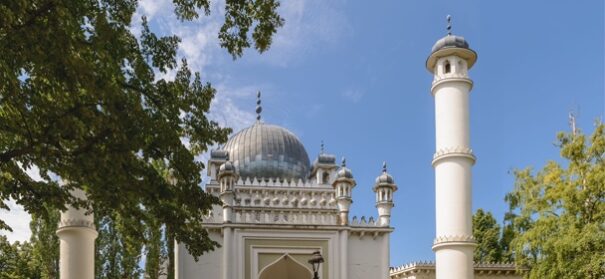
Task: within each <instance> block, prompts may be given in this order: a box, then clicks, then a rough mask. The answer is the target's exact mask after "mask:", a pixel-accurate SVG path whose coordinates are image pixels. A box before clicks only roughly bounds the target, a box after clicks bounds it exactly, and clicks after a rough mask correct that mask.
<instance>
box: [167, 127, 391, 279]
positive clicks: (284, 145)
mask: <svg viewBox="0 0 605 279" xmlns="http://www.w3.org/2000/svg"><path fill="white" fill-rule="evenodd" d="M378 173H379V176H378V178H377V179H376V184H375V185H374V191H375V192H376V206H377V208H378V212H379V214H378V216H379V217H378V218H377V219H374V218H369V219H366V218H365V217H362V218H361V219H357V218H353V219H352V220H350V218H349V208H350V206H351V203H352V201H353V197H352V195H351V193H352V189H353V188H354V187H355V185H356V184H355V179H354V177H353V174H352V172H351V170H350V169H348V168H347V167H346V163H345V161H344V160H343V161H342V163H341V164H340V165H337V164H336V159H335V156H334V155H330V154H327V153H325V152H323V151H322V152H321V153H320V154H319V155H318V156H317V158H316V159H315V160H314V162H313V163H312V164H310V163H309V158H308V156H307V152H306V150H305V148H304V146H303V145H302V144H301V143H300V141H299V140H298V138H297V137H296V136H295V135H294V134H292V133H291V132H289V131H288V130H286V129H285V128H282V127H279V126H275V125H271V124H267V123H264V122H262V121H260V120H258V121H257V122H256V123H254V124H253V125H252V126H250V127H248V128H246V129H244V130H242V131H240V132H239V133H237V134H235V135H234V136H233V137H232V138H231V139H230V140H229V141H228V142H227V143H226V144H225V146H224V147H223V148H222V149H219V150H214V151H212V152H211V158H210V160H209V162H208V176H209V177H210V181H209V182H208V184H207V185H206V190H207V191H208V192H209V193H211V194H213V195H216V196H217V197H219V198H220V199H221V201H222V202H223V206H222V207H220V206H215V207H214V209H213V211H212V213H211V214H210V215H209V216H208V218H207V219H206V220H205V221H206V223H207V225H206V227H207V228H208V230H209V232H210V236H211V238H212V239H213V240H215V241H217V242H219V243H220V244H221V248H218V249H216V250H215V251H212V252H209V253H207V254H205V255H203V256H202V257H200V259H199V261H198V262H195V261H194V260H193V258H192V257H191V256H190V255H189V254H188V253H187V251H186V249H185V247H184V246H182V245H179V246H178V250H177V251H176V253H177V257H176V258H177V263H176V268H177V272H176V274H177V278H183V279H188V278H225V279H226V278H229V279H273V278H292V279H298V278H300V279H303V278H305V279H308V278H312V275H313V273H312V268H311V265H310V264H309V263H308V262H307V261H308V260H309V259H310V258H311V255H312V253H313V252H315V251H319V252H320V253H321V254H322V255H323V257H324V258H325V262H324V263H323V264H322V265H321V266H320V271H319V275H320V277H321V278H387V277H388V276H389V235H390V233H391V232H392V231H393V228H391V227H390V226H389V224H390V215H391V208H392V207H393V192H395V191H396V190H397V187H396V186H395V183H394V180H393V177H391V176H390V175H389V174H388V173H387V170H386V166H384V167H383V170H382V173H380V172H378Z"/></svg>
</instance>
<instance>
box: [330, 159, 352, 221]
mask: <svg viewBox="0 0 605 279" xmlns="http://www.w3.org/2000/svg"><path fill="white" fill-rule="evenodd" d="M355 185H357V183H356V182H355V179H353V173H352V172H351V170H350V169H348V168H347V165H346V160H345V159H344V158H343V159H342V165H341V167H340V169H338V172H336V179H335V180H334V183H332V186H334V189H335V190H336V202H337V204H338V213H339V216H340V220H339V225H343V226H344V225H348V224H349V208H350V207H351V203H353V199H352V198H351V192H352V191H353V188H354V187H355Z"/></svg>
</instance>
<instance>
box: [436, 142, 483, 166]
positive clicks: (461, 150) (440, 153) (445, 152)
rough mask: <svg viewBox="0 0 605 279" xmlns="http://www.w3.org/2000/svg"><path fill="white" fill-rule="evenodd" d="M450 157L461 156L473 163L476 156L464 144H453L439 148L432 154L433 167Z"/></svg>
mask: <svg viewBox="0 0 605 279" xmlns="http://www.w3.org/2000/svg"><path fill="white" fill-rule="evenodd" d="M451 157H461V158H467V159H469V160H471V164H473V165H474V164H475V162H476V161H477V158H476V157H475V155H474V154H473V150H472V149H470V148H468V147H465V146H455V147H446V148H441V149H439V150H437V152H435V154H434V155H433V161H432V164H433V167H434V166H435V165H436V164H437V163H438V162H439V161H441V160H443V159H445V158H451Z"/></svg>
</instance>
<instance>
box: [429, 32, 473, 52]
mask: <svg viewBox="0 0 605 279" xmlns="http://www.w3.org/2000/svg"><path fill="white" fill-rule="evenodd" d="M444 48H465V49H470V47H469V45H468V42H467V41H466V40H465V39H464V37H461V36H456V35H447V36H445V37H443V38H441V39H439V40H438V41H437V42H436V43H435V44H434V45H433V48H432V50H431V52H433V53H434V52H436V51H438V50H440V49H444Z"/></svg>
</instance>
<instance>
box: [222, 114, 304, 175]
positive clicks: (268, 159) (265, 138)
mask: <svg viewBox="0 0 605 279" xmlns="http://www.w3.org/2000/svg"><path fill="white" fill-rule="evenodd" d="M223 149H224V150H226V151H227V152H228V153H229V160H230V161H232V162H233V165H234V166H235V168H236V169H237V170H238V173H239V175H240V176H241V177H243V178H246V177H249V178H254V177H256V178H282V179H303V180H306V179H307V177H308V175H309V169H310V163H309V156H308V155H307V151H306V150H305V147H304V146H303V144H302V143H301V142H300V140H299V139H298V137H296V135H294V134H293V133H292V132H290V131H288V130H287V129H285V128H282V127H280V126H277V125H271V124H266V123H263V122H261V121H256V123H254V124H253V125H252V126H250V127H248V128H245V129H243V130H241V131H239V132H238V133H237V134H235V135H234V136H232V137H231V138H230V139H229V140H228V141H227V143H226V144H225V146H224V147H223Z"/></svg>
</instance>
